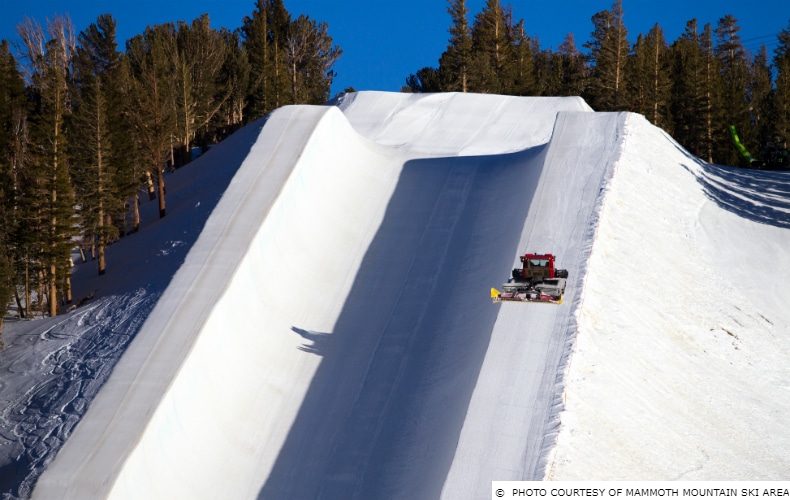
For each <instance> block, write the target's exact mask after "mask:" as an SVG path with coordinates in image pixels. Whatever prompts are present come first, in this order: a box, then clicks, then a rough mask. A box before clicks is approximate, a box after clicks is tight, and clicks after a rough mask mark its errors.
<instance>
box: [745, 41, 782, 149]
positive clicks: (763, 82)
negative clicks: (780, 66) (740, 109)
mask: <svg viewBox="0 0 790 500" xmlns="http://www.w3.org/2000/svg"><path fill="white" fill-rule="evenodd" d="M747 62H748V70H749V83H748V88H747V102H748V103H749V108H750V109H751V116H752V123H753V124H754V128H755V131H756V136H757V141H758V143H759V144H765V143H767V142H769V141H773V140H774V135H776V132H775V130H774V126H773V123H774V117H773V113H772V102H771V101H772V97H773V89H772V87H773V81H772V78H771V67H770V65H769V60H768V49H767V48H766V46H765V45H763V46H762V48H761V49H760V51H759V52H758V53H757V54H756V55H755V56H754V57H752V58H751V59H750V60H749V61H747Z"/></svg>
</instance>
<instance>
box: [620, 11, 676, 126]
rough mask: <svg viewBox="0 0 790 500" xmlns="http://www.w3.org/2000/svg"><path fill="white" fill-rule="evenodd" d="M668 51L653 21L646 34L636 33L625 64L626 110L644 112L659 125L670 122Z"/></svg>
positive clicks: (662, 33) (652, 121)
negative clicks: (627, 94)
mask: <svg viewBox="0 0 790 500" xmlns="http://www.w3.org/2000/svg"><path fill="white" fill-rule="evenodd" d="M668 54H669V48H668V47H667V45H666V42H665V41H664V32H663V30H662V29H661V27H660V26H659V25H658V24H656V25H655V26H653V28H652V29H651V30H650V32H649V33H648V34H647V36H645V37H642V35H639V37H638V39H637V42H636V44H635V45H634V53H633V55H632V56H631V57H630V58H629V60H628V64H627V65H626V69H627V77H628V78H627V80H628V84H629V93H630V96H631V105H630V107H629V109H630V110H631V111H635V112H637V113H641V114H643V115H645V116H646V117H647V119H648V120H650V122H651V123H653V124H654V125H656V126H659V127H662V128H667V126H668V124H669V121H668V120H669V90H670V81H669V68H668V63H669V60H668Z"/></svg>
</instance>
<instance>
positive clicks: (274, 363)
mask: <svg viewBox="0 0 790 500" xmlns="http://www.w3.org/2000/svg"><path fill="white" fill-rule="evenodd" d="M339 109H340V110H342V111H343V112H342V113H341V112H340V111H339V110H338V109H337V108H335V107H304V106H300V107H288V108H283V109H281V110H278V111H276V112H275V113H274V114H273V115H272V116H271V117H270V119H269V121H268V122H267V123H266V125H265V127H264V129H263V131H262V132H261V135H260V137H259V139H258V142H257V143H256V145H255V146H254V147H253V149H252V150H251V151H250V154H249V156H248V157H247V160H245V163H244V164H243V165H242V167H241V168H240V170H239V172H238V173H237V175H236V177H235V178H234V179H233V181H232V183H231V185H230V187H229V188H228V190H227V191H226V193H225V195H224V197H223V199H222V200H221V201H220V203H219V205H218V206H217V208H216V209H215V211H214V213H212V216H211V218H210V219H209V221H208V223H207V224H206V227H205V229H204V231H203V233H202V234H201V236H200V238H199V240H198V242H197V243H196V244H195V246H194V247H193V248H192V250H191V251H190V253H189V255H188V257H187V260H186V262H185V263H184V265H183V266H182V268H181V269H180V270H179V272H178V273H177V275H176V277H175V278H174V280H173V282H172V284H171V285H170V286H169V287H168V289H167V290H166V292H165V294H164V295H163V296H162V298H161V299H160V301H159V303H158V304H157V306H156V308H155V309H154V311H153V313H152V314H151V316H150V318H149V320H148V322H147V323H146V325H145V326H144V327H143V330H142V331H141V332H140V333H139V334H138V337H137V338H136V339H135V341H134V342H133V343H132V345H131V346H130V348H129V350H128V351H127V353H126V354H125V355H124V356H123V358H122V359H121V361H120V362H119V364H118V366H117V368H116V370H115V371H114V373H113V375H112V376H111V378H110V380H109V381H108V383H107V384H106V385H105V387H104V388H103V389H102V391H101V392H100V394H99V396H98V397H97V398H96V400H95V401H94V402H93V404H92V406H91V408H90V409H89V411H88V413H87V414H86V417H85V418H84V419H83V421H82V422H81V423H80V424H79V425H78V427H77V429H76V431H75V433H74V435H73V436H72V437H71V438H70V439H69V440H68V441H67V443H66V445H65V446H64V448H63V450H62V451H61V453H60V454H59V456H58V457H57V458H56V460H55V461H54V462H53V464H52V465H51V467H50V468H49V470H48V471H46V472H45V474H44V475H43V476H42V478H41V480H40V481H39V484H38V486H37V489H36V491H35V495H36V496H40V497H46V498H57V497H81V498H86V497H104V496H112V497H117V498H124V497H135V498H140V497H146V498H172V497H175V496H181V497H183V496H188V497H191V498H213V497H218V496H223V497H234V498H249V497H255V496H260V497H265V498H268V497H289V496H290V497H294V496H297V497H298V496H321V495H324V496H333V495H337V494H342V495H343V496H350V497H355V496H359V497H361V496H365V495H367V494H369V493H372V492H375V491H378V492H382V491H384V492H386V494H389V495H393V496H408V495H411V494H415V493H417V492H423V493H425V492H428V493H429V494H430V493H433V495H432V496H437V495H439V494H444V495H445V496H448V497H452V496H453V495H454V492H455V490H454V488H466V489H465V491H467V492H468V491H480V490H481V488H482V486H481V485H487V486H485V487H486V488H488V486H490V480H491V477H497V478H501V479H511V478H512V479H522V478H539V477H540V476H541V475H542V464H541V458H540V457H541V454H542V453H543V450H544V448H545V444H544V438H545V436H546V435H547V434H550V433H551V431H552V425H553V424H552V418H553V417H552V415H553V412H554V411H555V410H554V408H555V407H556V404H557V396H558V391H559V390H561V388H560V387H559V386H558V384H557V382H558V374H559V373H560V372H559V368H558V367H559V366H561V363H562V359H563V355H564V353H565V351H566V348H567V345H568V334H569V330H570V329H571V328H572V315H571V313H572V308H573V304H574V302H575V298H574V294H575V292H574V291H573V290H572V291H571V292H570V294H569V296H568V300H567V304H566V305H563V306H561V307H554V306H537V308H536V307H535V306H525V307H522V308H519V307H518V306H515V307H512V305H506V306H504V307H500V306H496V305H493V304H491V302H490V300H489V299H488V290H489V288H490V287H491V286H496V285H498V284H499V283H500V282H501V281H502V280H504V279H506V278H507V276H508V275H509V271H510V269H511V267H512V266H513V264H514V262H515V261H516V260H517V256H518V254H519V253H523V251H524V250H526V249H528V248H529V249H531V250H538V249H540V251H550V252H554V253H556V254H557V255H558V258H559V262H560V265H562V266H563V267H567V268H569V269H570V270H571V272H572V275H573V276H575V277H576V280H577V284H578V283H580V276H581V275H582V273H583V270H584V258H585V249H586V248H588V245H589V241H588V240H589V238H590V237H591V231H590V227H591V226H590V225H591V224H592V222H591V221H594V218H595V216H596V215H595V214H596V207H597V204H598V203H599V195H600V192H601V189H600V188H601V185H602V183H604V182H606V179H607V176H608V175H609V173H610V171H611V170H610V169H611V165H612V163H613V158H615V157H616V153H617V145H618V144H619V141H620V140H621V138H620V136H619V134H618V131H619V130H620V127H621V124H622V123H621V122H622V115H609V114H597V113H591V112H589V108H587V107H586V105H585V104H584V103H583V101H581V100H579V99H576V98H566V99H559V98H558V99H539V98H511V97H507V98H506V97H502V96H476V95H470V96H463V95H458V94H446V95H433V96H431V95H429V96H404V95H398V94H385V93H361V94H355V95H351V96H346V99H344V102H341V103H339ZM567 111H571V112H567ZM558 113H559V115H558ZM552 133H553V134H554V138H552ZM360 134H361V135H360ZM363 136H364V137H363ZM549 139H552V140H551V141H550V142H549ZM538 247H539V248H538ZM491 353H497V354H493V355H492V354H491ZM514 391H516V392H514ZM492 401H494V404H492ZM488 406H490V407H488ZM486 408H487V409H486ZM514 437H517V439H514ZM492 442H493V443H497V444H496V449H488V450H486V449H481V446H483V445H484V443H489V444H490V443H492ZM494 456H496V457H498V458H497V459H496V460H486V457H489V458H490V457H494ZM458 477H462V478H464V479H463V480H460V481H448V482H447V484H450V485H451V486H450V487H446V485H445V479H447V478H458ZM486 491H487V490H486Z"/></svg>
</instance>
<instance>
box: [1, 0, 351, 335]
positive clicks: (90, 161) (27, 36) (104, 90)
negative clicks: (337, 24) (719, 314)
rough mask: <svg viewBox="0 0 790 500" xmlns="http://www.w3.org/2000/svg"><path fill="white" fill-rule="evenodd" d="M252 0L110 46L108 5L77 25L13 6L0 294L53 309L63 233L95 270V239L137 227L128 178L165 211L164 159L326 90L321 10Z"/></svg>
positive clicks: (4, 67)
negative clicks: (217, 24) (298, 10)
mask: <svg viewBox="0 0 790 500" xmlns="http://www.w3.org/2000/svg"><path fill="white" fill-rule="evenodd" d="M256 7H257V9H256V10H255V11H254V12H253V13H252V16H251V17H247V18H245V19H244V25H243V27H242V29H240V30H237V31H233V32H232V31H230V30H228V29H226V28H222V29H219V30H217V29H214V28H212V27H211V25H210V22H209V18H208V16H207V15H202V16H200V17H199V18H197V19H194V20H193V21H191V22H189V23H188V22H185V21H179V22H176V23H166V24H161V25H155V26H148V27H147V28H146V29H145V31H144V32H143V33H141V34H139V35H137V36H134V37H133V38H131V39H130V40H128V41H126V45H125V51H123V52H122V51H119V50H118V47H117V43H116V40H115V26H116V23H115V20H114V19H113V18H112V16H110V15H108V14H106V15H101V16H99V17H98V19H97V20H96V22H95V23H93V24H91V25H90V26H89V27H88V28H87V29H85V30H84V31H82V32H81V33H80V34H79V36H78V37H75V36H74V34H73V29H72V27H71V23H70V21H69V19H68V17H55V18H53V20H52V21H51V22H48V25H47V27H46V30H45V29H43V28H42V27H41V26H40V25H39V24H38V23H37V22H35V21H34V20H31V19H26V20H25V22H23V23H22V24H20V25H19V27H18V32H19V36H20V38H21V41H22V50H21V57H20V59H19V60H17V59H15V57H14V56H13V55H12V54H11V51H10V47H9V44H8V43H7V42H5V41H2V42H0V302H2V303H4V304H8V302H9V300H10V297H11V296H15V298H16V300H17V304H18V310H19V314H20V315H29V314H30V313H34V312H35V308H34V305H35V306H38V310H40V311H41V312H42V313H48V314H50V315H54V314H57V312H58V308H59V306H60V305H61V304H62V303H65V302H69V301H70V298H71V297H70V283H69V281H70V264H71V263H70V252H71V249H72V246H73V245H74V241H78V240H79V241H81V243H80V245H81V249H82V250H84V251H85V252H84V253H83V255H85V254H86V253H90V254H92V255H93V256H94V258H96V259H97V260H98V269H99V273H100V274H102V273H104V272H105V270H106V269H108V267H109V266H107V264H106V263H105V259H104V255H105V249H106V248H107V247H108V246H109V245H111V243H112V242H114V241H115V240H117V239H118V238H119V237H121V236H123V235H124V234H125V233H127V232H129V231H137V230H138V228H139V226H140V217H139V212H138V199H137V191H138V189H139V188H140V187H141V186H143V185H144V186H147V187H148V190H149V196H150V197H151V199H155V198H158V201H159V213H160V216H164V215H165V213H166V210H165V208H166V205H165V186H164V172H165V170H166V169H167V168H175V167H178V166H180V165H183V164H185V163H187V162H188V161H189V160H190V159H191V148H193V147H195V146H198V147H200V148H201V149H206V148H208V147H209V146H210V145H211V144H213V143H216V142H218V141H219V140H222V139H223V138H225V137H227V136H228V135H229V134H230V133H231V132H233V131H234V130H236V129H237V128H238V127H240V126H241V124H242V123H243V122H244V121H250V120H252V119H255V118H258V117H260V116H263V115H264V114H266V113H268V112H270V111H271V110H273V109H274V108H276V107H279V106H281V105H283V104H292V103H312V104H318V103H323V102H325V101H326V100H327V99H328V98H329V94H330V87H331V84H332V79H333V78H334V76H335V73H334V71H333V69H332V68H333V65H334V64H335V62H336V61H337V59H338V57H340V54H341V50H340V48H339V47H338V46H336V45H333V44H332V38H331V37H330V36H329V29H328V26H327V25H326V23H322V22H317V21H314V20H311V19H310V18H308V17H306V16H299V17H297V19H296V20H295V21H293V22H292V21H291V16H290V14H289V13H288V11H287V10H286V9H285V6H284V5H283V2H282V0H259V1H258V2H257V4H256ZM23 75H24V76H25V78H23ZM77 237H79V238H77ZM75 238H76V239H75ZM14 291H17V292H19V291H21V292H23V293H22V294H21V296H20V294H19V293H17V294H14V293H13V292H14ZM34 303H35V304H34ZM0 307H2V306H0ZM0 312H2V311H0ZM1 326H2V325H1V324H0V327H1Z"/></svg>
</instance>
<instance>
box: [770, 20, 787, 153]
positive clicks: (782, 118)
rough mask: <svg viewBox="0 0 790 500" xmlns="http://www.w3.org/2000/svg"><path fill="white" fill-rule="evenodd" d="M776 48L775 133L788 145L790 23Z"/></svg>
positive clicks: (779, 37)
mask: <svg viewBox="0 0 790 500" xmlns="http://www.w3.org/2000/svg"><path fill="white" fill-rule="evenodd" d="M777 42H778V43H777V46H776V48H775V49H774V58H773V66H774V68H775V71H776V79H775V82H774V87H775V94H774V99H773V122H774V129H775V130H774V133H775V134H776V135H778V136H779V137H780V139H782V141H783V146H784V147H787V141H788V140H790V24H788V27H787V28H785V29H783V30H782V31H781V32H779V35H778V36H777Z"/></svg>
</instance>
